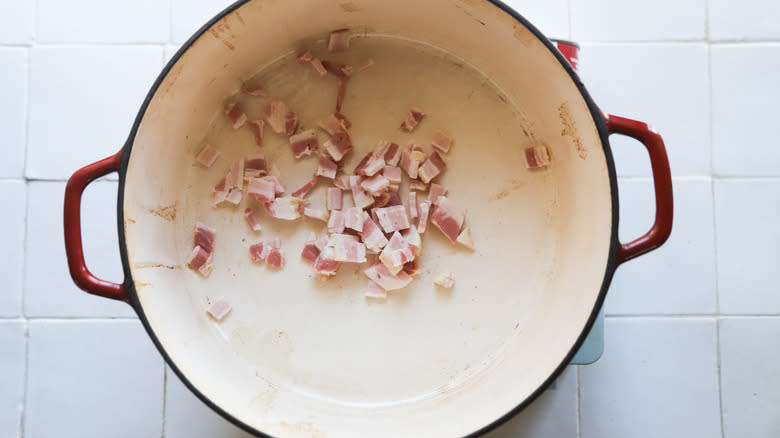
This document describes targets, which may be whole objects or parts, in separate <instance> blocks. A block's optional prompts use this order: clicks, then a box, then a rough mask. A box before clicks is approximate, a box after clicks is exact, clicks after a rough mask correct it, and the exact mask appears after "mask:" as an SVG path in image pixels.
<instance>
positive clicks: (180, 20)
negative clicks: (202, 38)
mask: <svg viewBox="0 0 780 438" xmlns="http://www.w3.org/2000/svg"><path fill="white" fill-rule="evenodd" d="M231 3H233V2H232V1H230V0H171V39H172V41H173V42H174V43H183V42H185V41H187V39H189V37H191V36H192V34H194V33H195V31H197V30H198V29H200V27H201V26H203V25H204V24H206V22H207V21H209V20H210V19H211V18H212V17H214V16H215V15H217V14H218V13H219V12H220V11H222V10H223V9H225V8H226V7H228V6H229V5H230V4H231Z"/></svg>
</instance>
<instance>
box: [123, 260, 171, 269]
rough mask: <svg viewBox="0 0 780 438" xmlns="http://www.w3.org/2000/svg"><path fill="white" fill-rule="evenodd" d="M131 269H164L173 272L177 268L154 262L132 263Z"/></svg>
mask: <svg viewBox="0 0 780 438" xmlns="http://www.w3.org/2000/svg"><path fill="white" fill-rule="evenodd" d="M133 267H134V268H136V269H146V268H164V269H170V270H174V269H176V268H177V266H173V265H164V264H162V263H155V262H140V263H134V264H133Z"/></svg>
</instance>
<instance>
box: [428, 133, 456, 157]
mask: <svg viewBox="0 0 780 438" xmlns="http://www.w3.org/2000/svg"><path fill="white" fill-rule="evenodd" d="M452 142H453V138H452V136H451V135H449V134H447V133H446V132H444V131H436V132H434V133H433V138H432V139H431V145H432V146H433V147H435V148H436V149H438V150H440V151H442V152H443V153H445V154H446V153H447V152H449V151H450V147H452Z"/></svg>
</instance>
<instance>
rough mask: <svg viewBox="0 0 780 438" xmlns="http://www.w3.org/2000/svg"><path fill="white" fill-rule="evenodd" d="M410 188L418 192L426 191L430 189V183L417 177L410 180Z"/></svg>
mask: <svg viewBox="0 0 780 438" xmlns="http://www.w3.org/2000/svg"><path fill="white" fill-rule="evenodd" d="M409 190H416V191H418V192H425V191H427V190H428V185H427V184H425V183H424V182H422V181H417V180H416V179H413V180H411V181H409Z"/></svg>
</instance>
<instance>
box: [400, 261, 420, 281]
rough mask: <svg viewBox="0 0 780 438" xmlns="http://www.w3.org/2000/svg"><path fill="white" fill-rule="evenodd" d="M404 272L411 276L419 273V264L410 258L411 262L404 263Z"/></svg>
mask: <svg viewBox="0 0 780 438" xmlns="http://www.w3.org/2000/svg"><path fill="white" fill-rule="evenodd" d="M404 272H406V273H407V274H409V275H411V276H412V277H414V276H416V275H419V274H420V265H418V264H417V260H412V261H411V262H409V263H407V264H405V265H404Z"/></svg>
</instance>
